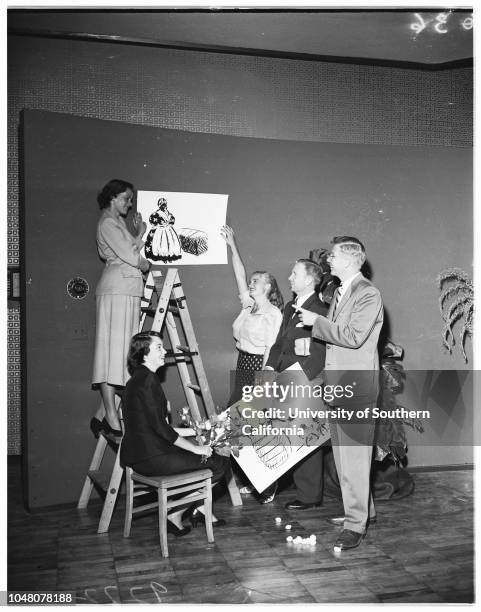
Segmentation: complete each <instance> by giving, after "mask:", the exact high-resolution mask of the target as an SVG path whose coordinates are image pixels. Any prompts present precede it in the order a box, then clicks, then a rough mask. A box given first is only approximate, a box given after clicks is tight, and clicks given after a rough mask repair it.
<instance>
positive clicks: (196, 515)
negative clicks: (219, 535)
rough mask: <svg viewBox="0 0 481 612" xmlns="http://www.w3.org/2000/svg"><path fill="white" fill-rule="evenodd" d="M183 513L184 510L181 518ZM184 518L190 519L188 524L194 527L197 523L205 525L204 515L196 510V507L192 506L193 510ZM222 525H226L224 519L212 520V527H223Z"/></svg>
mask: <svg viewBox="0 0 481 612" xmlns="http://www.w3.org/2000/svg"><path fill="white" fill-rule="evenodd" d="M187 512H188V511H187ZM185 514H186V512H184V514H183V515H182V518H184V515H185ZM185 518H187V519H188V520H189V521H190V524H191V525H192V527H193V528H194V529H195V528H196V527H197V525H205V516H204V514H203V513H202V512H201V511H200V510H197V508H194V510H193V511H192V512H191V513H190V514H188V515H187V516H186V517H185ZM224 525H227V523H226V522H225V520H224V519H221V518H218V519H217V520H216V521H212V526H213V527H223V526H224Z"/></svg>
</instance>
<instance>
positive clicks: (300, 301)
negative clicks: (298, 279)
mask: <svg viewBox="0 0 481 612" xmlns="http://www.w3.org/2000/svg"><path fill="white" fill-rule="evenodd" d="M314 293H315V291H311V292H310V293H307V294H306V295H302V296H301V297H299V296H297V297H296V299H295V300H294V303H295V305H296V307H297V308H300V307H301V306H302V305H303V304H305V302H307V300H308V299H309V298H310V297H311V295H314Z"/></svg>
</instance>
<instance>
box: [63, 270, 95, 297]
mask: <svg viewBox="0 0 481 612" xmlns="http://www.w3.org/2000/svg"><path fill="white" fill-rule="evenodd" d="M89 289H90V287H89V284H88V282H87V281H86V280H85V279H84V278H82V277H81V276H77V277H76V278H72V279H70V280H69V282H68V283H67V293H68V294H69V296H70V297H71V298H73V299H74V300H81V299H83V298H84V297H85V296H86V295H87V293H88V292H89Z"/></svg>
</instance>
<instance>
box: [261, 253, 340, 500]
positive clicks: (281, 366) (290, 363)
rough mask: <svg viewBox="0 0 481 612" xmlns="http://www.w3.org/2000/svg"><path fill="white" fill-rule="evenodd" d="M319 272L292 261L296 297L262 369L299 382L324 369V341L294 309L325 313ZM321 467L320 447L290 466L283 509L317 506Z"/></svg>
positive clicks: (307, 264)
mask: <svg viewBox="0 0 481 612" xmlns="http://www.w3.org/2000/svg"><path fill="white" fill-rule="evenodd" d="M321 275H322V270H321V268H320V267H319V266H318V265H317V264H316V263H314V262H313V261H311V260H309V259H299V260H298V261H297V262H296V263H295V265H294V267H293V269H292V272H291V275H290V276H289V282H290V284H291V289H292V291H293V292H294V293H295V294H296V299H295V300H292V301H290V302H288V303H287V304H286V306H285V309H284V316H283V319H282V324H281V327H280V329H279V333H278V335H277V339H276V341H275V343H274V344H273V345H272V347H271V350H270V352H269V357H268V359H267V362H266V366H265V369H266V370H275V371H276V372H286V371H292V372H293V375H292V376H293V379H295V380H296V382H298V383H301V384H302V383H304V384H307V383H308V382H310V383H311V384H314V380H315V379H316V377H318V376H319V375H320V373H321V372H322V370H323V369H324V361H325V356H326V347H325V343H324V342H322V341H320V340H317V339H315V338H312V337H311V330H310V329H307V328H306V327H304V325H303V324H302V322H301V320H300V318H299V314H298V312H297V309H298V308H301V307H302V308H303V309H305V310H307V311H310V312H312V313H313V314H314V315H315V316H317V315H320V314H323V315H325V314H327V310H328V306H327V304H324V303H323V302H322V301H321V300H320V299H319V297H318V295H317V291H316V288H317V286H318V284H319V282H320V279H321ZM322 470H323V449H321V448H317V449H316V450H314V451H313V452H311V453H310V454H309V455H308V456H307V457H306V458H305V459H303V460H302V461H301V462H300V463H298V464H297V466H296V467H295V468H294V472H293V478H294V484H295V485H296V498H295V499H293V500H291V501H289V502H287V504H286V508H288V509H290V510H305V509H306V508H312V507H315V506H320V505H321V502H322V485H323V479H322Z"/></svg>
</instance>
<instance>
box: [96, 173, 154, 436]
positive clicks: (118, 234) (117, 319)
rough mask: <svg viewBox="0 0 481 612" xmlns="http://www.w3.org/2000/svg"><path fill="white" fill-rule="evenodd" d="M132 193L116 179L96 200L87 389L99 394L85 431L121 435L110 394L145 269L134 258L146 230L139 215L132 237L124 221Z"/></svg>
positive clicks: (120, 371)
mask: <svg viewBox="0 0 481 612" xmlns="http://www.w3.org/2000/svg"><path fill="white" fill-rule="evenodd" d="M133 195H134V187H133V185H132V184H131V183H129V182H127V181H123V180H120V179H113V180H111V181H109V182H108V183H107V184H106V185H105V186H104V188H103V189H102V191H101V192H100V193H99V194H98V197H97V201H98V204H99V206H100V209H101V210H102V215H101V217H100V220H99V222H98V225H97V249H98V252H99V255H100V257H101V259H102V260H103V261H104V262H105V268H104V271H103V273H102V276H101V278H100V281H99V283H98V285H97V289H96V291H95V296H96V304H97V307H96V329H95V354H94V366H93V377H92V386H93V387H94V388H98V389H99V390H100V395H101V397H102V405H101V406H100V407H99V409H98V410H97V413H96V415H95V417H94V418H93V419H92V420H91V422H90V426H91V429H92V431H93V432H94V434H95V435H96V436H97V437H98V435H99V433H100V432H101V431H104V432H106V433H111V434H114V435H121V434H122V431H121V429H120V423H119V418H118V414H117V408H116V405H115V394H116V392H118V391H119V390H120V389H122V388H123V387H125V385H126V383H127V380H128V379H129V374H128V372H127V353H128V350H129V345H130V339H131V338H132V336H133V335H134V334H136V333H137V332H138V328H139V320H140V298H141V297H142V295H143V279H142V273H143V272H144V273H145V272H148V270H149V267H150V264H149V262H148V261H147V259H144V257H142V256H141V255H140V251H141V249H142V247H143V244H144V243H143V240H142V236H143V234H144V233H145V230H146V229H147V228H146V224H145V223H144V222H143V221H142V216H141V215H140V213H136V214H135V215H134V217H133V226H134V231H135V232H136V235H135V236H133V235H132V234H131V233H130V232H129V230H128V228H127V225H126V223H125V220H124V217H125V216H126V215H127V213H128V211H129V208H130V207H131V206H132V198H133Z"/></svg>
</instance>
